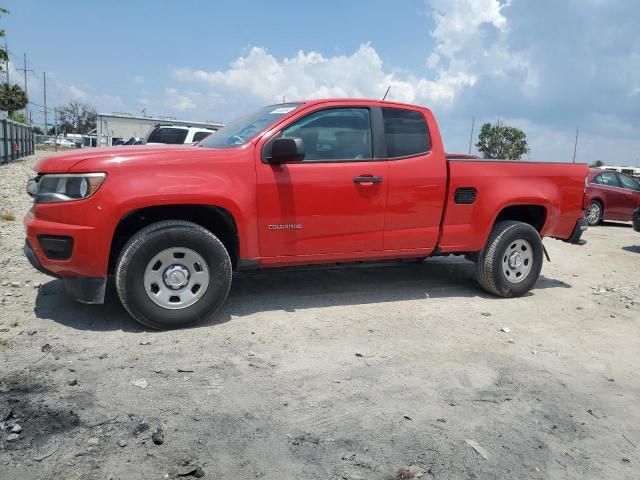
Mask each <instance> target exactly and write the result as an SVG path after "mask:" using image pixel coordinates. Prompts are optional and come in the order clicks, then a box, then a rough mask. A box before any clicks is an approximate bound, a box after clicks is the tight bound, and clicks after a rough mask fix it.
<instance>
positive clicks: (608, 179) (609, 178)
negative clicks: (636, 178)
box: [600, 172, 620, 187]
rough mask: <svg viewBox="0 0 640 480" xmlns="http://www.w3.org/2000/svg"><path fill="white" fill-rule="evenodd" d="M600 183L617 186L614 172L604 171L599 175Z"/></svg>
mask: <svg viewBox="0 0 640 480" xmlns="http://www.w3.org/2000/svg"><path fill="white" fill-rule="evenodd" d="M600 183H601V184H602V185H607V186H609V187H619V186H620V185H619V184H618V179H617V178H616V174H615V173H613V172H606V173H603V174H601V175H600Z"/></svg>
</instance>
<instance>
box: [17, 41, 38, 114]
mask: <svg viewBox="0 0 640 480" xmlns="http://www.w3.org/2000/svg"><path fill="white" fill-rule="evenodd" d="M16 70H20V71H22V72H24V93H26V94H27V97H28V96H29V88H28V87H27V72H31V73H34V72H33V70H30V69H28V68H27V54H26V53H25V54H24V68H17V69H16ZM24 112H25V114H26V116H27V117H28V116H29V107H28V106H26V107H24Z"/></svg>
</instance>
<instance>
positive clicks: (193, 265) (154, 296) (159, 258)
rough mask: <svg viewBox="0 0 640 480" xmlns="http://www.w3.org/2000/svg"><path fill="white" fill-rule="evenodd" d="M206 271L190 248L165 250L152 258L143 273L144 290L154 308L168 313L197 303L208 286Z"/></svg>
mask: <svg viewBox="0 0 640 480" xmlns="http://www.w3.org/2000/svg"><path fill="white" fill-rule="evenodd" d="M209 280H210V276H209V268H208V266H207V263H206V262H205V261H204V258H202V256H201V255H200V254H199V253H197V252H195V251H194V250H191V249H189V248H178V247H174V248H167V249H165V250H162V251H161V252H160V253H158V254H157V255H155V256H154V257H153V258H152V259H151V260H150V261H149V263H148V264H147V268H146V269H145V272H144V288H145V291H146V292H147V295H148V296H149V298H150V299H151V300H152V301H153V303H155V304H156V305H158V306H160V307H162V308H167V309H170V310H178V309H181V308H187V307H189V306H191V305H193V304H194V303H196V302H197V301H198V300H200V298H202V296H203V295H204V293H205V292H206V291H207V287H208V286H209Z"/></svg>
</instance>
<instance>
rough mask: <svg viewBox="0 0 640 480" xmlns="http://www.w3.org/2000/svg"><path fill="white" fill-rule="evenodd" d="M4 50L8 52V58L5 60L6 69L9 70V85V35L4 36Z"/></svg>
mask: <svg viewBox="0 0 640 480" xmlns="http://www.w3.org/2000/svg"><path fill="white" fill-rule="evenodd" d="M4 51H5V52H6V54H7V59H6V60H5V61H4V69H5V70H6V72H7V85H9V84H10V83H9V47H7V37H6V36H5V37H4Z"/></svg>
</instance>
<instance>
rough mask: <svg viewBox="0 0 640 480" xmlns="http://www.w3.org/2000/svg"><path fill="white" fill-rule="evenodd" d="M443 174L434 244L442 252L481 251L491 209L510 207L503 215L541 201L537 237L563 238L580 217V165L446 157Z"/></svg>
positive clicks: (582, 169)
mask: <svg viewBox="0 0 640 480" xmlns="http://www.w3.org/2000/svg"><path fill="white" fill-rule="evenodd" d="M447 172H448V188H447V201H446V202H445V211H444V213H443V219H442V232H441V238H440V242H439V245H440V251H442V252H443V253H446V252H460V251H479V250H480V249H482V247H483V245H484V244H485V243H486V240H487V237H488V236H489V232H490V230H491V227H492V225H493V224H494V222H495V220H496V215H499V214H498V213H497V212H502V211H503V210H504V209H506V208H511V210H508V211H507V213H506V216H507V217H508V215H509V213H508V212H509V211H515V210H516V209H518V208H520V209H526V208H527V206H530V205H541V206H542V208H544V209H545V221H544V223H543V224H542V225H540V235H541V236H543V237H545V236H546V237H553V238H559V239H567V238H569V237H570V236H571V233H572V231H573V229H574V227H575V224H576V218H581V217H582V216H583V211H582V199H583V196H584V191H585V177H586V175H587V172H588V166H587V165H586V164H582V163H580V164H579V163H575V164H572V163H547V162H529V161H526V162H525V161H511V160H484V159H448V160H447ZM471 191H475V194H476V196H475V200H474V201H473V202H472V203H461V201H464V200H466V201H469V198H466V199H465V198H464V195H465V192H471ZM461 192H462V195H461ZM456 193H458V198H457V199H456ZM466 195H467V196H469V195H470V193H466ZM496 206H498V208H496ZM505 219H508V218H505ZM546 219H548V221H546Z"/></svg>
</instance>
